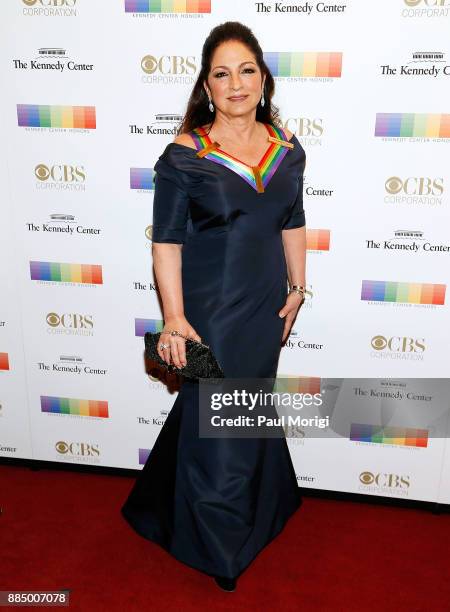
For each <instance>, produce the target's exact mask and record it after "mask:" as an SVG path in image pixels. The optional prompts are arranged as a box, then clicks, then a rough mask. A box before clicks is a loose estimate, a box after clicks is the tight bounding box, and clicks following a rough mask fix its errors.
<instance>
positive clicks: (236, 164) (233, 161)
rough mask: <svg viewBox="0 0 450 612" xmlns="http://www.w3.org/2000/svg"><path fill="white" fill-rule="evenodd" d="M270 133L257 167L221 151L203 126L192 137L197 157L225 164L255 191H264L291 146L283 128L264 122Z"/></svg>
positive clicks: (193, 131) (192, 132)
mask: <svg viewBox="0 0 450 612" xmlns="http://www.w3.org/2000/svg"><path fill="white" fill-rule="evenodd" d="M264 125H265V127H266V129H267V131H268V133H269V136H268V139H269V146H268V147H267V150H266V152H265V153H264V155H263V156H262V158H261V160H260V161H259V163H258V165H257V166H249V165H248V164H246V163H244V162H243V161H241V160H240V159H238V158H237V157H234V156H233V155H230V154H229V153H226V152H225V151H222V149H221V148H220V143H218V142H212V141H211V139H210V137H209V136H208V134H207V132H206V131H205V129H204V128H203V127H198V128H194V129H193V130H192V131H191V136H192V138H193V140H194V142H195V146H196V149H197V155H198V157H205V158H206V159H209V160H211V161H213V162H215V163H217V164H220V165H221V166H226V167H227V168H229V169H230V170H233V172H236V174H239V176H241V177H242V178H243V179H244V181H246V182H247V183H248V184H249V185H251V186H252V187H253V189H255V190H256V191H257V192H258V193H264V189H265V187H267V185H268V183H269V181H270V179H271V178H272V176H273V175H274V174H275V172H276V170H277V168H278V166H279V165H280V164H281V162H282V161H283V159H284V157H285V155H286V154H287V153H288V152H289V151H290V150H291V149H293V148H294V144H293V143H292V142H290V141H289V140H288V139H287V138H286V134H285V132H284V130H283V129H282V128H280V127H275V126H273V125H271V124H269V123H265V124H264Z"/></svg>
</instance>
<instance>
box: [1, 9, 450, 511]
mask: <svg viewBox="0 0 450 612" xmlns="http://www.w3.org/2000/svg"><path fill="white" fill-rule="evenodd" d="M227 20H239V21H241V22H243V23H245V24H246V25H248V26H250V27H251V28H252V29H253V31H254V33H255V34H256V36H257V37H258V39H259V41H260V43H261V46H262V48H263V50H264V53H265V57H266V60H267V62H268V64H269V66H270V68H271V70H272V72H273V74H274V77H275V80H276V96H275V100H274V101H275V103H276V104H277V105H279V106H280V111H281V118H282V121H283V123H284V125H285V126H286V127H288V128H289V129H290V130H292V131H294V132H295V133H296V135H297V137H298V138H299V140H300V142H301V143H302V145H303V147H304V148H305V151H306V156H307V162H306V170H305V185H304V207H305V210H306V218H307V232H308V254H307V282H308V296H307V301H306V302H305V304H304V305H303V307H302V309H301V312H300V314H299V316H298V318H297V321H296V324H295V327H294V329H293V330H292V333H291V336H290V339H289V342H288V344H287V346H286V347H284V348H283V350H282V354H281V358H280V366H279V371H278V373H279V375H280V376H290V377H295V378H298V379H299V380H298V383H299V387H298V388H299V389H305V390H308V389H311V388H315V389H320V388H321V387H322V384H323V381H324V379H327V378H330V377H333V378H334V377H336V378H337V377H339V378H340V379H342V378H345V377H346V378H350V377H351V378H361V379H362V380H361V381H359V383H358V385H359V386H360V387H361V389H363V390H364V389H365V390H369V393H368V395H364V393H363V392H362V391H361V393H360V394H358V395H357V396H355V394H354V391H353V392H352V391H351V389H352V388H353V387H352V386H351V385H350V387H349V390H348V391H346V390H345V384H342V385H340V386H338V387H337V388H338V390H339V394H338V395H337V396H336V398H337V401H336V403H335V404H334V407H333V409H332V412H331V414H332V415H333V416H334V418H337V417H339V419H341V420H340V423H341V427H340V428H339V432H340V435H337V434H336V433H335V431H336V429H330V430H329V432H327V435H326V436H325V437H324V438H323V439H320V440H318V439H315V438H313V437H311V436H310V435H309V434H308V431H297V432H294V434H292V435H293V437H292V438H291V437H290V438H289V440H288V441H289V445H290V450H291V454H292V458H293V461H294V465H295V468H296V471H297V474H298V480H299V484H301V486H307V487H313V488H319V489H329V490H337V491H350V492H361V493H369V494H373V495H386V496H393V497H402V498H410V499H417V500H436V501H440V502H443V503H450V448H449V446H448V444H447V435H446V434H447V431H448V385H447V386H445V383H444V382H443V381H442V380H441V381H439V380H437V379H439V378H444V377H448V375H449V367H448V346H449V337H450V325H449V314H448V299H447V296H446V288H447V284H448V277H449V269H450V268H449V265H448V261H449V244H450V240H449V235H448V228H449V220H450V214H449V196H448V193H447V183H448V181H449V156H448V145H449V143H450V107H449V99H450V97H449V80H450V59H449V57H450V55H449V49H448V47H449V38H448V27H449V22H450V0H428V1H427V0H378V1H377V2H376V3H373V2H367V1H364V0H358V1H356V0H353V1H351V0H350V1H347V2H345V3H344V2H334V3H333V2H315V1H312V2H311V1H308V2H305V1H294V0H293V1H280V2H275V1H272V0H267V1H266V2H253V1H250V0H249V1H246V0H244V1H242V0H241V1H239V2H238V1H237V0H211V2H209V1H208V0H186V1H185V0H161V1H157V0H89V1H88V0H8V2H4V3H3V6H2V9H1V28H2V32H1V44H2V49H1V57H2V63H1V65H2V84H3V87H2V92H3V93H2V96H1V105H2V107H1V118H2V124H1V129H2V134H3V136H4V138H3V139H2V143H3V146H2V147H1V152H0V155H1V162H2V163H1V165H0V179H1V183H0V189H1V202H2V204H1V210H0V239H1V242H0V255H1V261H2V265H1V267H0V290H1V301H0V455H1V456H6V457H17V458H34V459H40V460H46V461H61V462H74V463H80V464H82V463H89V464H98V465H105V466H117V467H126V468H139V466H142V464H143V462H144V461H145V459H146V457H147V456H148V453H149V451H150V449H151V447H152V445H153V442H154V440H155V438H156V436H157V435H158V433H159V431H160V428H161V425H162V423H163V422H164V418H165V416H166V415H167V412H168V410H170V408H171V406H172V404H173V402H174V400H175V397H176V393H177V391H176V390H175V391H172V392H169V391H168V389H167V386H166V384H164V382H163V381H160V380H159V379H158V378H157V377H156V376H155V375H153V374H152V373H151V374H150V375H149V374H148V373H146V371H145V363H144V360H143V337H142V336H143V333H144V332H145V331H147V330H153V329H158V325H160V324H161V319H162V316H161V311H160V308H159V305H158V299H157V295H156V292H155V287H154V279H153V276H152V266H151V248H150V247H151V217H152V199H153V166H154V164H155V162H156V160H157V158H158V156H159V155H160V154H161V152H162V151H163V149H164V147H165V146H166V144H167V143H168V142H171V141H172V140H173V138H174V135H175V126H176V124H177V121H178V120H179V118H180V117H181V116H182V115H183V113H184V111H185V105H186V102H187V99H188V96H189V93H190V91H191V88H192V86H193V83H194V81H195V79H196V76H197V74H198V70H199V65H200V53H201V47H202V44H203V41H204V39H205V37H206V36H207V34H208V33H209V31H210V30H211V28H212V27H214V26H215V25H217V24H219V23H221V22H224V21H227ZM31 262H33V263H31ZM50 264H52V265H51V266H50ZM50 270H51V271H50ZM382 377H389V378H394V377H395V379H396V381H397V382H396V383H395V385H394V386H395V389H396V390H397V391H399V390H401V391H402V393H401V397H399V398H396V399H393V400H391V401H390V403H388V404H386V402H385V403H383V402H382V401H381V400H380V399H379V398H378V397H375V396H374V395H373V394H372V395H371V393H370V389H372V391H373V389H374V388H375V387H377V388H379V387H380V385H382V381H375V380H373V379H375V378H380V379H381V378H382ZM425 378H435V379H436V381H435V383H433V381H422V383H421V382H420V379H425ZM368 379H372V380H368ZM447 382H448V381H447ZM408 394H409V396H408ZM424 398H429V399H424ZM342 419H344V420H342ZM345 419H347V420H345ZM432 421H433V422H434V423H436V422H438V423H439V427H440V429H439V431H440V432H441V435H435V434H436V431H437V430H436V429H433V426H432V425H430V423H431V422H432ZM352 423H353V425H352ZM380 424H381V425H383V426H384V427H385V430H383V435H382V436H381V437H376V436H374V435H372V434H371V433H370V431H371V430H370V426H372V428H374V427H375V426H377V425H380ZM364 427H365V429H364ZM414 428H416V429H417V428H420V429H421V432H419V433H418V434H417V437H414V435H413V434H412V433H411V429H414ZM442 428H444V432H445V435H442V431H443V430H442ZM361 432H363V433H361ZM364 432H365V433H364ZM367 432H369V433H367ZM328 434H329V435H328ZM405 436H406V437H405Z"/></svg>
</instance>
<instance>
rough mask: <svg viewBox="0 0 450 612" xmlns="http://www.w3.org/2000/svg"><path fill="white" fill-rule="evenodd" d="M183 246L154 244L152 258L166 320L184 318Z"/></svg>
mask: <svg viewBox="0 0 450 612" xmlns="http://www.w3.org/2000/svg"><path fill="white" fill-rule="evenodd" d="M182 248H183V245H182V244H171V243H168V242H161V243H157V242H153V244H152V256H153V266H154V268H155V276H156V281H157V283H158V289H159V293H160V295H161V300H162V303H163V313H164V320H165V321H166V320H167V319H170V318H172V317H184V304H183V291H182V285H181V250H182Z"/></svg>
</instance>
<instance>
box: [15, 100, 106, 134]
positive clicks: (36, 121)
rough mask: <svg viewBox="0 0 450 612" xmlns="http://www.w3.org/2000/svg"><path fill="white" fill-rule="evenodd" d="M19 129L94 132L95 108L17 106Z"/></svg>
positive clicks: (45, 105)
mask: <svg viewBox="0 0 450 612" xmlns="http://www.w3.org/2000/svg"><path fill="white" fill-rule="evenodd" d="M17 122H18V125H19V127H48V128H56V127H59V128H83V129H85V130H95V128H96V117H95V106H56V105H52V106H50V105H48V104H17Z"/></svg>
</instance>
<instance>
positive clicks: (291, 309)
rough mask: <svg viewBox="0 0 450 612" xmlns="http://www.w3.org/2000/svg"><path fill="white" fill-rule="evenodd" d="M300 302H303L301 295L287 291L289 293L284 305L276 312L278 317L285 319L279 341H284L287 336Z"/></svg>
mask: <svg viewBox="0 0 450 612" xmlns="http://www.w3.org/2000/svg"><path fill="white" fill-rule="evenodd" d="M302 302H303V296H302V295H300V294H299V293H295V292H292V293H289V295H288V296H287V298H286V303H285V305H284V306H283V308H282V309H281V310H280V312H279V313H278V314H279V316H280V317H284V319H285V321H284V330H283V337H282V339H281V342H284V341H285V340H286V338H287V337H288V335H289V332H290V330H291V327H292V323H293V322H294V320H295V317H296V316H297V313H298V309H299V308H300V306H301V304H302Z"/></svg>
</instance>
